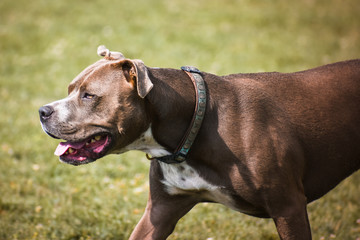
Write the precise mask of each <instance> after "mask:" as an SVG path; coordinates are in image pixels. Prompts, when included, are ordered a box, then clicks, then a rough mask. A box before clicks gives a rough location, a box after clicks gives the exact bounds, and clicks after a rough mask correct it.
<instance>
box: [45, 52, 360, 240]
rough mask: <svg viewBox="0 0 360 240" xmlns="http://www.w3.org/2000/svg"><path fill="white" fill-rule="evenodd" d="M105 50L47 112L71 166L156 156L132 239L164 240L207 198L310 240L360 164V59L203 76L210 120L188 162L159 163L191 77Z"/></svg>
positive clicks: (178, 124) (175, 132)
mask: <svg viewBox="0 0 360 240" xmlns="http://www.w3.org/2000/svg"><path fill="white" fill-rule="evenodd" d="M99 54H100V55H101V56H104V58H103V59H101V60H99V61H97V62H96V63H94V64H92V65H90V66H89V67H87V68H86V69H85V70H84V71H82V72H81V73H80V74H79V75H78V76H77V77H76V78H75V79H74V80H73V81H72V82H71V83H70V85H69V87H68V96H67V97H66V98H64V99H62V100H59V101H55V102H53V103H50V104H47V105H45V106H43V107H41V108H40V110H39V114H40V120H41V123H42V128H43V130H44V131H45V132H46V133H47V134H48V135H50V136H51V137H53V138H58V139H63V140H65V142H62V143H60V144H59V146H58V147H57V149H56V150H55V154H56V155H58V156H59V157H60V160H61V161H62V162H65V163H69V164H72V165H81V164H86V163H90V162H93V161H95V160H97V159H99V158H102V157H104V156H105V155H108V154H120V153H124V152H126V151H130V150H140V151H143V152H145V153H147V154H148V155H149V159H152V161H151V168H150V195H149V199H148V202H147V206H146V209H145V213H144V215H143V216H142V218H141V220H140V222H139V223H138V224H137V226H136V228H135V230H134V231H133V233H132V234H131V237H130V239H140V240H144V239H157V240H159V239H166V238H167V237H168V236H169V235H170V234H171V233H172V232H173V230H174V227H175V225H176V223H177V222H178V220H179V219H180V218H181V217H183V216H184V215H185V214H186V213H187V212H188V211H190V210H191V209H192V208H193V207H194V206H195V205H196V204H198V203H201V202H216V203H221V204H223V205H225V206H228V207H230V208H232V209H234V210H236V211H239V212H242V213H245V214H248V215H252V216H255V217H264V218H272V219H273V220H274V223H275V225H276V228H277V231H278V234H279V236H280V238H281V239H286V240H289V239H299V240H300V239H304V240H305V239H311V230H310V225H309V220H308V215H307V207H306V206H307V204H308V203H310V202H312V201H314V200H316V199H318V198H320V197H321V196H323V195H324V194H326V193H327V192H329V191H330V190H331V189H333V188H334V187H335V186H336V185H337V184H339V183H340V182H341V181H342V180H343V179H345V178H346V177H348V176H350V175H351V174H352V173H354V172H356V171H357V170H358V169H359V168H360V146H359V144H360V60H349V61H344V62H338V63H334V64H330V65H325V66H321V67H317V68H314V69H310V70H306V71H301V72H295V73H278V72H269V73H251V74H232V75H227V76H216V75H214V74H210V73H206V72H197V74H198V75H200V76H201V78H202V79H203V81H204V84H205V88H206V89H205V90H206V94H207V95H206V100H207V102H206V110H205V113H204V118H203V122H202V123H201V126H200V127H199V131H198V133H197V134H196V138H195V139H194V140H193V142H192V143H193V144H192V146H191V148H190V149H189V151H188V154H187V155H186V156H185V157H184V160H183V161H179V162H176V161H175V162H172V163H169V162H166V161H160V160H159V159H161V158H162V157H164V156H168V155H171V154H173V153H174V151H175V149H176V148H177V147H178V145H179V142H180V141H181V140H182V138H183V137H184V135H185V132H186V131H187V130H188V129H189V125H191V124H192V123H191V122H192V119H193V116H194V109H195V108H196V105H197V102H196V101H197V97H196V86H195V85H193V83H192V81H191V74H189V73H188V72H186V71H184V70H180V69H179V70H177V69H168V68H150V67H146V66H145V65H144V63H143V62H142V61H140V60H131V59H127V58H125V57H124V56H123V55H122V54H121V53H118V52H111V51H109V50H108V49H106V48H104V47H100V48H99ZM150 156H151V157H150Z"/></svg>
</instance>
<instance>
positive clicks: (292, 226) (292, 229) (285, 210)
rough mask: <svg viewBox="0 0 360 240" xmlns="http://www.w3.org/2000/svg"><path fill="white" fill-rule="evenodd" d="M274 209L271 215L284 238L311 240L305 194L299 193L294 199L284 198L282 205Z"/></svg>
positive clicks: (289, 239) (281, 236)
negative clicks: (287, 199) (286, 199)
mask: <svg viewBox="0 0 360 240" xmlns="http://www.w3.org/2000/svg"><path fill="white" fill-rule="evenodd" d="M294 195H295V194H294ZM295 196H296V195H295ZM279 202H281V201H279ZM273 209H276V210H275V211H274V210H272V214H271V215H272V218H273V220H274V222H275V225H276V228H277V230H278V233H279V235H280V238H281V239H282V240H311V230H310V224H309V220H308V215H307V210H306V198H305V196H303V195H302V194H298V195H297V196H296V197H294V198H293V199H292V201H285V199H283V201H282V204H281V206H279V205H277V206H276V207H275V208H273Z"/></svg>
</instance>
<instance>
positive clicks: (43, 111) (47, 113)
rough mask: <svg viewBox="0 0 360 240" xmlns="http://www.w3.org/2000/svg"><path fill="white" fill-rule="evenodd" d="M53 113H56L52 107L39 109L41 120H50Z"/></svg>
mask: <svg viewBox="0 0 360 240" xmlns="http://www.w3.org/2000/svg"><path fill="white" fill-rule="evenodd" d="M53 113H54V108H53V107H51V106H43V107H41V108H40V109H39V115H40V119H41V120H46V119H48V118H49V117H50V116H51V114H53Z"/></svg>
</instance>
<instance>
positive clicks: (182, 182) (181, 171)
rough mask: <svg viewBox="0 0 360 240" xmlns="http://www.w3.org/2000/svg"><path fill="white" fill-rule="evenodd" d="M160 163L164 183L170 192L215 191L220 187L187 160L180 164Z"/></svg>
mask: <svg viewBox="0 0 360 240" xmlns="http://www.w3.org/2000/svg"><path fill="white" fill-rule="evenodd" d="M159 163H160V167H161V170H162V173H163V176H164V179H163V180H162V183H163V184H164V185H165V186H166V190H167V191H168V192H169V193H170V194H179V193H183V192H184V191H196V190H198V191H200V190H206V191H214V190H216V189H218V188H219V187H217V186H214V185H212V184H210V183H208V182H207V181H205V180H204V179H203V178H201V177H200V175H199V174H198V173H197V172H196V170H195V169H193V168H192V167H190V166H189V165H188V164H187V163H186V162H183V163H179V164H166V163H163V162H159Z"/></svg>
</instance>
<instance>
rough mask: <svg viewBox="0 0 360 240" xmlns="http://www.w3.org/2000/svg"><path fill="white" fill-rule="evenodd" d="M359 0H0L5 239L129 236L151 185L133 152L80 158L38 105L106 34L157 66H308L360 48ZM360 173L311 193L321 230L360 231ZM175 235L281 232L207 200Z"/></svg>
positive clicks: (90, 56)
mask: <svg viewBox="0 0 360 240" xmlns="http://www.w3.org/2000/svg"><path fill="white" fill-rule="evenodd" d="M359 12H360V4H359V3H358V1H357V0H347V1H340V0H326V1H325V0H319V1H314V0H306V1H287V0H275V1H265V0H262V1H261V0H198V1H183V0H172V1H166V0H156V1H148V0H133V1H110V0H94V1H85V0H79V1H69V0H64V1H54V0H33V1H25V0H16V1H14V0H12V1H11V0H2V1H0V52H1V58H0V99H1V100H0V137H1V140H0V156H1V157H0V239H1V240H2V239H68V240H70V239H71V240H72V239H74V240H75V239H84V240H85V239H127V238H128V236H129V235H130V233H131V231H132V229H133V227H134V226H135V224H136V223H137V221H138V220H139V219H140V217H141V215H142V212H143V210H144V207H145V203H146V199H147V196H148V179H147V175H148V168H149V163H148V160H146V159H145V158H144V155H143V154H140V153H137V152H130V153H128V154H124V155H121V156H108V157H105V158H104V159H102V160H99V161H98V162H96V163H93V164H90V165H86V166H81V167H72V166H70V165H65V164H61V163H59V162H58V161H57V159H56V157H55V156H54V155H53V151H54V149H55V147H56V145H57V141H56V140H52V139H50V138H49V137H47V136H46V135H45V134H44V133H43V132H42V130H41V127H40V124H39V120H38V116H37V109H38V108H39V107H40V106H42V105H43V104H46V103H48V102H51V101H54V100H56V99H60V98H63V97H64V96H65V95H66V91H67V90H66V89H67V88H66V87H67V84H68V83H69V82H70V81H71V79H72V78H73V77H75V76H76V75H77V74H78V73H79V72H80V71H81V70H82V69H83V68H85V67H86V66H87V65H89V64H91V63H92V62H94V61H96V60H97V59H99V58H98V57H97V56H96V48H97V46H98V45H100V44H105V45H107V46H108V47H109V48H110V49H112V50H118V51H121V52H123V53H124V55H125V56H127V57H129V58H140V59H142V60H143V61H144V62H145V63H146V64H147V65H148V66H153V67H155V66H158V67H173V68H178V67H180V66H182V65H195V66H197V67H199V68H200V69H201V70H203V71H207V72H212V73H216V74H227V73H235V72H258V71H285V72H289V71H298V70H303V69H306V68H310V67H314V66H318V65H322V64H326V63H331V62H335V61H340V60H345V59H350V58H358V57H359V56H360V44H359V42H360V28H359V26H360V15H359ZM359 200H360V172H358V173H357V174H355V175H354V176H352V177H350V178H349V179H347V180H345V181H344V182H343V183H342V184H341V185H340V186H339V187H337V188H336V189H335V190H334V191H332V192H331V193H329V194H328V195H326V196H325V197H324V198H322V199H321V200H319V201H317V202H315V203H313V204H310V206H309V215H310V221H311V223H312V231H313V238H314V239H345V240H347V239H357V238H360V223H359V219H360V203H359ZM170 239H172V240H175V239H201V240H206V239H219V240H220V239H221V240H223V239H228V240H232V239H277V234H276V230H275V227H274V225H273V223H272V221H271V220H263V219H257V218H252V217H248V216H245V215H243V214H239V213H236V212H234V211H231V210H229V209H227V208H225V207H222V206H220V205H217V204H201V205H198V206H197V207H195V209H193V210H192V211H191V212H190V213H189V214H188V215H186V216H185V217H184V218H183V219H182V220H181V221H180V222H179V224H178V226H177V227H176V230H175V233H174V234H173V235H172V236H171V237H170Z"/></svg>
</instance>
